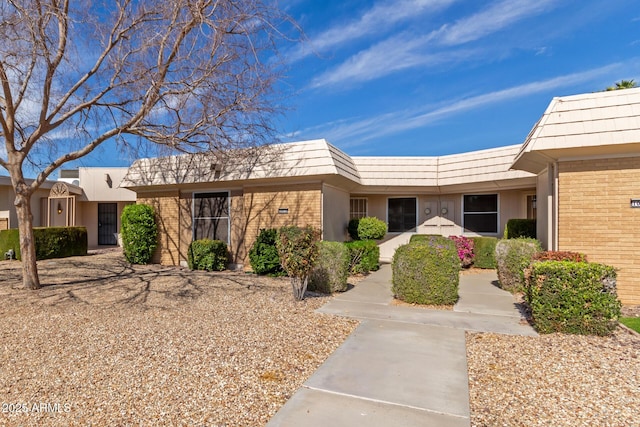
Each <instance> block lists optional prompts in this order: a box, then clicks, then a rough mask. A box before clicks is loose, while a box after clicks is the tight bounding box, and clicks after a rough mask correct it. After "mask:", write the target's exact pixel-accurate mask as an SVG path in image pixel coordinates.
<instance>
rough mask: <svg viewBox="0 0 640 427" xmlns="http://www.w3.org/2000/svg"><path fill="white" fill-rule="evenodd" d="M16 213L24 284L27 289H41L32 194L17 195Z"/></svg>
mask: <svg viewBox="0 0 640 427" xmlns="http://www.w3.org/2000/svg"><path fill="white" fill-rule="evenodd" d="M15 205H16V213H17V214H18V230H19V231H20V258H21V260H22V284H23V285H24V287H25V288H27V289H39V288H40V278H39V277H38V266H37V264H36V243H35V239H34V237H33V214H32V213H31V194H27V195H24V194H16V201H15Z"/></svg>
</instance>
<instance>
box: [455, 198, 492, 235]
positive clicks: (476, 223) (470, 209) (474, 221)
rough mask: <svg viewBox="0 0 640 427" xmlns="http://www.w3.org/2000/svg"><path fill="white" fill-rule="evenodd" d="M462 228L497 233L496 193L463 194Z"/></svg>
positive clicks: (475, 231)
mask: <svg viewBox="0 0 640 427" xmlns="http://www.w3.org/2000/svg"><path fill="white" fill-rule="evenodd" d="M462 209H463V221H464V230H465V231H469V232H473V233H492V234H497V233H498V195H497V194H472V195H465V196H464V200H463V207H462Z"/></svg>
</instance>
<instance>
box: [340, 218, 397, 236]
mask: <svg viewBox="0 0 640 427" xmlns="http://www.w3.org/2000/svg"><path fill="white" fill-rule="evenodd" d="M347 231H348V232H349V236H351V239H353V240H379V239H382V238H383V237H384V235H385V234H387V224H386V223H385V222H384V221H381V220H379V219H378V218H376V217H373V216H366V217H364V218H354V219H352V220H350V221H349V225H348V226H347Z"/></svg>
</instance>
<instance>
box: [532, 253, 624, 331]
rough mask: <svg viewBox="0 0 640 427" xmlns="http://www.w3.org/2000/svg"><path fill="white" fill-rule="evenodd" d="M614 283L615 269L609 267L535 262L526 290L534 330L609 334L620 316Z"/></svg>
mask: <svg viewBox="0 0 640 427" xmlns="http://www.w3.org/2000/svg"><path fill="white" fill-rule="evenodd" d="M615 283H616V272H615V269H614V268H613V267H610V266H608V265H603V264H596V263H585V262H571V261H543V262H536V263H534V264H533V265H532V266H531V276H530V278H529V280H527V287H526V299H527V303H528V304H529V307H530V308H531V314H532V318H533V324H534V327H535V328H536V330H537V331H538V332H540V333H543V334H548V333H553V332H563V333H569V334H581V335H602V336H604V335H609V334H610V333H611V332H612V331H613V330H614V329H615V328H616V326H617V324H618V323H617V320H618V318H619V316H620V301H618V298H617V296H616V284H615Z"/></svg>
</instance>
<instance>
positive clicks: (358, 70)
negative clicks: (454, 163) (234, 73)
mask: <svg viewBox="0 0 640 427" xmlns="http://www.w3.org/2000/svg"><path fill="white" fill-rule="evenodd" d="M285 6H286V8H287V11H288V13H289V14H291V15H292V16H293V17H294V18H295V19H296V20H298V22H299V23H300V24H301V25H302V27H303V29H304V30H305V32H306V36H307V37H308V39H309V40H308V42H307V43H305V44H303V45H301V46H294V47H289V48H287V49H285V50H284V51H283V53H284V58H285V59H286V60H287V61H288V62H289V64H290V67H291V68H290V71H289V74H288V78H287V80H286V83H285V86H284V87H285V88H286V89H287V90H290V91H293V95H292V97H291V98H290V105H291V107H292V109H291V110H290V111H288V112H287V113H286V115H285V116H284V117H283V118H282V120H281V122H280V126H281V128H282V130H283V133H282V139H283V140H284V141H296V140H304V139H315V138H326V139H327V140H328V141H329V142H331V143H332V144H334V145H336V146H338V147H339V148H341V149H342V150H344V151H345V152H347V153H349V154H351V155H365V156H369V155H427V156H428V155H443V154H451V153H459V152H465V151H471V150H477V149H484V148H491V147H499V146H505V145H511V144H519V143H521V142H522V141H523V140H524V139H525V138H526V136H527V134H528V133H529V131H530V130H531V128H532V127H533V125H534V124H535V123H536V121H537V120H538V119H539V118H540V116H541V115H542V113H543V112H544V110H545V108H546V107H547V105H548V104H549V102H550V101H551V99H552V98H553V97H554V96H563V95H572V94H577V93H584V92H594V91H599V90H602V89H604V88H606V87H607V86H611V85H613V84H614V82H616V81H619V80H621V79H626V80H628V79H635V80H636V81H637V82H639V83H640V71H639V70H640V8H639V7H638V3H637V0H608V1H606V2H604V1H602V0H565V1H562V0H496V1H484V0H483V1H478V0H458V1H456V0H397V1H365V0H349V1H347V2H345V1H334V0H325V1H322V2H319V1H315V0H291V1H289V2H287V3H286V4H285Z"/></svg>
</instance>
